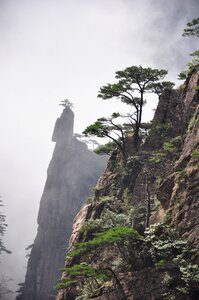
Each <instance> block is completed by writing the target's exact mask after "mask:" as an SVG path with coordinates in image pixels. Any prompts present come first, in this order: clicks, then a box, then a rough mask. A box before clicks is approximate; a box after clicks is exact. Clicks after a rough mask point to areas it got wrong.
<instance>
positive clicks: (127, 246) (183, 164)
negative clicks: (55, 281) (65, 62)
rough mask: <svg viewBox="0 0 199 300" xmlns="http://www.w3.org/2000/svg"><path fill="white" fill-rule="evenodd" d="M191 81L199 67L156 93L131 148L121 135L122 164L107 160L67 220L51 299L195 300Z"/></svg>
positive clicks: (198, 193)
mask: <svg viewBox="0 0 199 300" xmlns="http://www.w3.org/2000/svg"><path fill="white" fill-rule="evenodd" d="M198 84H199V66H198V67H197V68H195V69H194V70H193V71H192V72H191V73H190V74H189V77H188V78H187V80H186V81H185V83H184V84H183V85H182V86H181V87H180V88H179V89H178V90H166V91H165V92H164V93H163V94H162V95H161V96H160V101H159V105H158V107H157V110H156V113H155V116H154V120H153V121H152V124H151V128H150V129H149V131H148V133H147V137H146V138H145V139H144V141H143V143H142V145H141V147H140V149H139V150H135V149H133V137H132V136H129V137H127V141H126V142H127V145H128V147H127V152H128V153H127V162H126V164H125V165H124V164H123V162H122V161H121V155H120V153H119V150H115V151H114V153H113V154H112V156H111V157H110V159H109V162H108V165H107V168H106V170H105V172H104V173H103V174H102V176H101V177H100V179H99V181H98V183H97V186H96V191H95V195H94V197H93V201H92V202H91V203H90V204H87V205H85V206H84V207H83V208H82V209H81V211H80V212H79V213H78V214H77V216H76V218H75V219H74V224H73V233H72V235H71V238H70V244H69V253H68V256H67V262H66V268H65V272H64V273H63V275H62V278H61V280H60V285H59V287H60V291H59V293H58V295H57V298H56V299H57V300H77V299H78V300H85V299H97V300H108V299H110V300H116V299H117V300H125V299H126V300H143V299H144V300H156V299H158V300H159V299H177V300H181V299H182V300H183V299H185V300H188V299H190V300H191V299H199V234H198V233H199V222H198V215H199V202H198V200H199V175H198V166H199V94H198V92H196V90H195V88H194V87H195V86H196V85H198ZM149 225H151V226H150V227H149ZM146 227H147V228H148V229H147V230H145V229H146ZM129 229H130V230H129ZM134 229H136V232H135V231H134Z"/></svg>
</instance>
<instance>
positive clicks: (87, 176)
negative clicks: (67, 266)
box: [19, 107, 106, 300]
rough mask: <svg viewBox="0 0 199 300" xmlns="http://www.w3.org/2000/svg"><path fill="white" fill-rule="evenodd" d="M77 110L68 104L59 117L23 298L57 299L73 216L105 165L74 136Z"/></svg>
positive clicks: (38, 299) (54, 133)
mask: <svg viewBox="0 0 199 300" xmlns="http://www.w3.org/2000/svg"><path fill="white" fill-rule="evenodd" d="M73 124H74V113H73V111H72V110H71V109H70V108H69V107H66V108H65V109H64V110H63V112H62V114H61V116H60V118H58V119H57V121H56V124H55V128H54V132H53V137H52V140H53V141H54V142H56V145H55V149H54V152H53V157H52V159H51V162H50V164H49V167H48V172H47V180H46V184H45V187H44V191H43V195H42V197H41V202H40V208H39V214H38V232H37V236H36V238H35V241H34V245H33V248H32V251H31V255H30V258H29V261H28V267H27V273H26V279H25V284H24V289H23V293H22V295H21V296H20V298H19V299H20V300H50V299H54V298H55V296H54V295H55V293H56V291H55V289H54V285H55V284H56V281H57V279H58V277H60V274H61V273H60V269H61V268H62V266H63V265H64V257H65V252H66V247H67V241H68V240H69V237H70V234H71V227H72V221H73V218H74V215H75V214H76V213H77V212H78V210H79V209H80V207H81V205H82V204H83V203H84V202H85V197H86V196H88V195H89V193H90V187H91V186H93V185H94V184H95V183H96V181H97V179H98V177H99V175H100V174H101V172H102V170H103V169H104V167H105V164H106V158H102V157H99V156H97V155H96V154H95V153H93V152H92V151H90V150H88V149H87V146H86V145H85V144H84V143H82V142H80V141H78V140H77V139H76V138H75V137H74V136H73Z"/></svg>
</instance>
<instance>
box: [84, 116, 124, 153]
mask: <svg viewBox="0 0 199 300" xmlns="http://www.w3.org/2000/svg"><path fill="white" fill-rule="evenodd" d="M118 117H120V114H119V113H113V114H112V115H111V117H108V118H99V119H97V121H96V122H95V123H94V124H91V125H90V126H88V127H87V128H86V129H85V130H84V131H83V134H85V135H86V136H97V137H108V138H110V139H111V140H112V141H113V142H114V143H115V144H116V145H117V146H118V147H119V149H120V150H121V153H122V156H123V158H125V128H124V126H123V125H121V124H118V123H116V122H115V120H116V119H117V118H118Z"/></svg>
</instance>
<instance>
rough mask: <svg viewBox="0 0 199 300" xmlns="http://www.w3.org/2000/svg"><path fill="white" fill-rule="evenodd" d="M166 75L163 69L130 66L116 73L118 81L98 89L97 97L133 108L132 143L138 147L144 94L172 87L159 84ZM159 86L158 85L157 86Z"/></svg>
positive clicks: (163, 83) (164, 83) (166, 84)
mask: <svg viewBox="0 0 199 300" xmlns="http://www.w3.org/2000/svg"><path fill="white" fill-rule="evenodd" d="M165 75H167V71H166V70H164V69H160V70H159V69H152V68H143V67H142V66H131V67H128V68H126V69H124V70H122V71H117V72H116V76H115V77H116V79H118V81H117V82H116V83H114V84H110V83H108V84H107V85H105V86H102V87H101V88H100V91H99V94H98V97H99V98H101V99H103V100H107V99H113V98H115V99H119V100H120V101H121V102H123V103H125V104H127V105H130V106H131V107H133V109H134V112H133V113H132V118H133V121H134V125H133V129H134V143H135V146H137V145H138V140H139V131H140V127H141V123H142V113H143V106H144V104H145V103H146V101H145V99H144V94H145V93H148V92H156V93H158V94H160V93H162V92H163V90H164V89H165V88H171V87H173V84H172V83H171V82H168V81H167V82H161V80H163V79H164V77H165ZM160 82H161V84H160ZM158 84H159V85H158Z"/></svg>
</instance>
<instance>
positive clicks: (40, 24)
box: [0, 0, 199, 299]
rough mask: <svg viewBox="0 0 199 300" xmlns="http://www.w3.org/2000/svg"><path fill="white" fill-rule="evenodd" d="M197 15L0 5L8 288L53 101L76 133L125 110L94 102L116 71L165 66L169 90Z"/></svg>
mask: <svg viewBox="0 0 199 300" xmlns="http://www.w3.org/2000/svg"><path fill="white" fill-rule="evenodd" d="M198 11H199V2H198V0H195V1H194V0H189V1H187V0H172V1H171V0H170V1H165V0H84V1H82V0H71V1H70V0H68V1H67V0H17V1H16V0H0V37H1V44H0V63H1V68H0V136H1V148H0V194H1V196H2V200H3V202H4V205H5V207H4V209H3V210H4V211H5V213H6V221H7V223H8V229H7V232H6V235H5V237H4V241H5V244H6V246H7V248H8V249H9V250H11V251H12V252H13V253H12V254H11V255H3V256H2V255H1V259H0V260H1V264H0V273H1V274H2V275H6V276H8V277H9V278H12V279H13V281H12V284H11V285H12V288H13V289H16V283H18V282H22V281H23V280H24V273H25V271H26V259H25V254H26V253H25V248H26V247H27V246H28V245H29V244H31V243H32V242H33V240H34V237H35V234H36V230H37V213H38V207H39V201H40V197H41V194H42V190H43V186H44V183H45V180H46V171H47V167H48V164H49V161H50V159H51V156H52V151H53V147H54V144H53V143H52V142H51V135H52V132H53V128H54V123H55V121H56V118H57V117H58V116H59V115H60V113H61V111H62V108H61V106H59V103H60V101H62V100H64V99H65V98H68V99H69V100H70V101H71V102H72V103H73V104H74V112H75V132H78V133H81V132H82V131H83V130H84V129H85V127H86V126H88V125H90V124H91V123H92V122H94V121H95V120H96V119H97V118H98V117H102V116H109V115H110V114H111V113H112V112H113V111H125V109H126V107H125V105H124V104H121V103H119V102H117V101H115V102H114V101H112V100H109V101H103V100H100V99H98V98H97V94H98V91H99V88H100V87H101V86H102V85H104V84H106V83H107V82H110V83H112V82H114V73H115V71H117V70H121V69H123V68H125V67H128V66H131V65H142V66H144V67H148V66H149V67H155V68H165V69H167V70H168V72H169V75H168V76H167V77H166V78H165V79H167V80H171V81H174V82H176V85H177V86H178V85H179V82H178V81H177V74H179V72H180V71H181V70H183V69H185V66H186V63H187V62H188V61H189V60H190V56H189V53H191V52H193V51H194V50H196V49H197V48H198V45H197V40H196V39H195V38H183V37H182V32H183V28H184V27H185V26H186V23H187V22H188V21H189V20H191V19H193V18H194V17H198V15H197V12H198ZM152 99H153V100H152V101H149V103H148V105H147V106H146V108H145V112H144V119H145V120H146V121H148V120H150V119H151V118H152V116H153V108H155V106H156V104H157V99H156V98H155V97H152ZM9 299H11V296H9Z"/></svg>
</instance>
